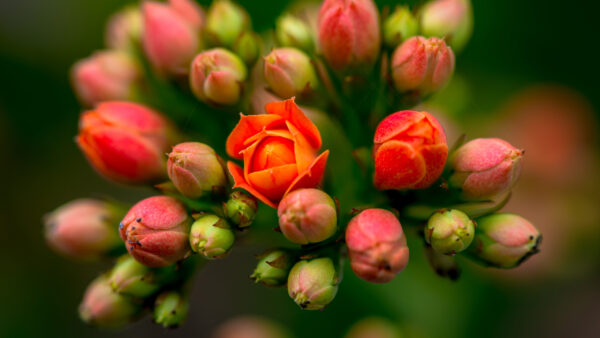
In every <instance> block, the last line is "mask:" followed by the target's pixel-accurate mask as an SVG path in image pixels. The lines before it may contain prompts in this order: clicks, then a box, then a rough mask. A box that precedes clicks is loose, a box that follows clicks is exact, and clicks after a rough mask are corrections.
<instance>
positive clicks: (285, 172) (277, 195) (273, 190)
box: [248, 164, 298, 204]
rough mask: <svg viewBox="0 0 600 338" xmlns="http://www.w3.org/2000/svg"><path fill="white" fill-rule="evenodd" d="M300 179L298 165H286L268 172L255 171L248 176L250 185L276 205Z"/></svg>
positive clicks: (267, 170)
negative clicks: (293, 183)
mask: <svg viewBox="0 0 600 338" xmlns="http://www.w3.org/2000/svg"><path fill="white" fill-rule="evenodd" d="M297 177H298V169H297V168H296V164H286V165H282V166H279V167H274V168H270V169H266V170H261V171H255V172H253V173H250V174H249V175H248V183H249V184H250V185H251V186H252V187H254V188H255V189H256V190H257V191H259V192H261V193H262V194H264V196H266V197H267V198H268V199H269V200H271V201H273V202H274V203H275V204H279V201H280V200H281V198H282V197H283V195H284V194H285V192H286V189H287V188H288V187H289V186H290V184H292V182H294V180H295V179H296V178H297Z"/></svg>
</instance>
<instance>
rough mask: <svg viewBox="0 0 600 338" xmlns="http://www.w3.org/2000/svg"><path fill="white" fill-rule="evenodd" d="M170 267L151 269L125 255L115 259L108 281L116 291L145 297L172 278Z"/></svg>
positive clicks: (172, 273) (172, 272)
mask: <svg viewBox="0 0 600 338" xmlns="http://www.w3.org/2000/svg"><path fill="white" fill-rule="evenodd" d="M174 274H175V272H174V271H173V270H172V269H169V268H166V269H152V268H149V267H147V266H145V265H144V264H142V263H140V262H138V261H136V260H135V258H133V257H131V256H130V255H125V256H123V257H121V258H119V260H118V261H117V264H115V266H114V267H113V268H112V270H111V271H110V273H109V275H108V282H109V283H110V286H111V287H112V288H113V290H114V291H115V292H116V293H119V294H122V295H126V296H132V297H137V298H147V297H149V296H151V295H153V294H154V293H155V292H157V291H158V290H159V289H160V288H161V286H162V285H164V284H165V283H166V282H168V281H169V280H171V279H173V277H174Z"/></svg>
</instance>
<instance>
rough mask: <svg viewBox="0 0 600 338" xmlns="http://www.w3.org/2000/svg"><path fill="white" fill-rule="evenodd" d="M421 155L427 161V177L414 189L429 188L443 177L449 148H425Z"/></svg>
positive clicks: (438, 146)
mask: <svg viewBox="0 0 600 338" xmlns="http://www.w3.org/2000/svg"><path fill="white" fill-rule="evenodd" d="M421 155H422V156H423V159H424V160H425V167H426V170H425V177H423V179H422V180H421V181H420V182H419V183H417V184H416V185H415V186H414V187H413V188H415V189H423V188H427V187H429V186H430V185H432V184H433V183H434V182H435V181H436V180H437V179H438V178H439V177H440V175H442V171H444V166H445V165H446V159H447V158H448V146H447V145H446V144H436V145H431V146H425V147H423V148H422V149H421Z"/></svg>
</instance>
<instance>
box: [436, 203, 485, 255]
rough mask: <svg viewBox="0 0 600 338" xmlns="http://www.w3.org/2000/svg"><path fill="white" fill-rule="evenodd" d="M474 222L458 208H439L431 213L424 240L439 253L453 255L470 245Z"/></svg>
mask: <svg viewBox="0 0 600 338" xmlns="http://www.w3.org/2000/svg"><path fill="white" fill-rule="evenodd" d="M474 233H475V224H474V223H473V221H471V219H470V218H469V216H467V214H465V213H464V212H462V211H460V210H456V209H448V210H441V211H438V212H436V213H435V214H433V216H431V217H430V218H429V221H428V222H427V227H426V228H425V240H426V241H427V243H429V244H431V246H432V247H433V249H434V250H435V251H437V252H439V253H441V254H445V255H454V254H456V253H458V252H461V251H463V250H465V249H467V248H468V247H469V245H471V242H472V241H473V237H474Z"/></svg>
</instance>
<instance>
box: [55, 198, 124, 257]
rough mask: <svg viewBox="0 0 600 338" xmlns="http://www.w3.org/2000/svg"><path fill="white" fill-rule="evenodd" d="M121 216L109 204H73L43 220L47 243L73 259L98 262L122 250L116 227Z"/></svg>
mask: <svg viewBox="0 0 600 338" xmlns="http://www.w3.org/2000/svg"><path fill="white" fill-rule="evenodd" d="M121 216H122V214H120V212H119V211H118V210H117V208H115V207H113V206H111V205H110V204H109V203H107V202H104V201H99V200H92V199H78V200H74V201H71V202H69V203H67V204H65V205H63V206H61V207H60V208H58V209H56V210H54V211H53V212H52V213H50V214H49V215H47V216H45V217H44V224H45V234H46V241H47V242H48V245H50V246H51V247H52V248H53V249H54V250H56V251H57V252H59V253H61V254H63V255H65V256H67V257H69V258H73V259H84V260H86V259H98V258H101V257H104V256H108V255H110V253H112V252H114V251H116V250H117V249H118V248H119V247H121V245H122V244H121V241H120V240H119V235H118V233H117V231H116V225H117V223H118V222H119V219H120V217H121Z"/></svg>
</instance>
